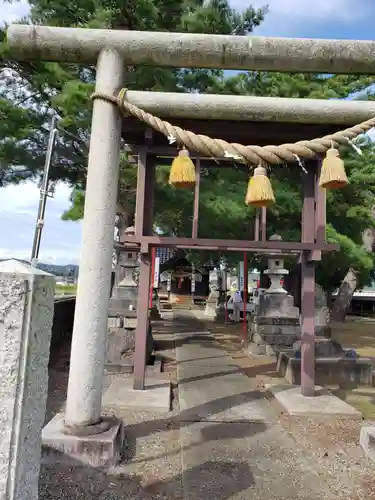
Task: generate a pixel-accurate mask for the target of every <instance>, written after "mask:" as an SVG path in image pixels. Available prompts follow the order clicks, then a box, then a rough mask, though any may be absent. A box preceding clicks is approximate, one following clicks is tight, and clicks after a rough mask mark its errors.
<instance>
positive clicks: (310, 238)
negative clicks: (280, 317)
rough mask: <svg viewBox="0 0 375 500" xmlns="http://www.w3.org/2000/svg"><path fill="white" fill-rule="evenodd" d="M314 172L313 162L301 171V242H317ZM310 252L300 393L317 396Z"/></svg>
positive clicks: (304, 272) (304, 264)
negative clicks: (305, 170)
mask: <svg viewBox="0 0 375 500" xmlns="http://www.w3.org/2000/svg"><path fill="white" fill-rule="evenodd" d="M315 172H316V165H315V164H314V163H312V162H311V163H310V164H309V165H308V171H307V173H306V174H304V173H303V174H302V176H303V177H302V183H303V207H302V242H306V243H310V242H314V241H315V231H316V227H315ZM308 254H309V252H302V255H301V393H302V395H303V396H306V397H311V396H314V395H315V262H314V261H308V260H307V259H308Z"/></svg>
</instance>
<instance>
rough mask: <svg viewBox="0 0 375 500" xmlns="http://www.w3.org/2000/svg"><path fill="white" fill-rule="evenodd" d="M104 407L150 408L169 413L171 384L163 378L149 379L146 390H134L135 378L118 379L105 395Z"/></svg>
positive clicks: (124, 377)
mask: <svg viewBox="0 0 375 500" xmlns="http://www.w3.org/2000/svg"><path fill="white" fill-rule="evenodd" d="M103 406H106V407H116V408H149V409H153V410H160V411H169V410H170V406H171V384H170V383H169V381H168V380H165V379H161V378H156V377H155V378H150V377H149V378H147V379H146V384H145V389H144V390H143V391H135V390H134V389H133V377H131V378H129V377H126V376H118V377H116V378H115V379H114V380H113V382H112V383H111V385H110V386H109V387H108V389H107V390H106V391H105V393H104V395H103Z"/></svg>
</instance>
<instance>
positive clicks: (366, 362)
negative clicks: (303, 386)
mask: <svg viewBox="0 0 375 500" xmlns="http://www.w3.org/2000/svg"><path fill="white" fill-rule="evenodd" d="M277 371H278V373H279V374H280V375H281V376H282V377H285V378H286V380H287V381H288V382H289V383H290V384H293V385H299V384H300V383H301V359H300V358H294V357H293V353H292V351H289V352H283V351H279V353H278V360H277ZM315 382H316V383H317V384H318V385H337V386H339V387H341V388H342V389H345V388H354V387H358V386H369V387H371V386H372V362H371V359H369V358H343V357H325V358H323V357H322V358H316V360H315Z"/></svg>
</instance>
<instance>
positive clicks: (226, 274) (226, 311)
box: [224, 269, 228, 323]
mask: <svg viewBox="0 0 375 500" xmlns="http://www.w3.org/2000/svg"><path fill="white" fill-rule="evenodd" d="M224 276H225V283H224V293H225V323H228V291H227V283H228V272H227V270H226V269H225V273H224Z"/></svg>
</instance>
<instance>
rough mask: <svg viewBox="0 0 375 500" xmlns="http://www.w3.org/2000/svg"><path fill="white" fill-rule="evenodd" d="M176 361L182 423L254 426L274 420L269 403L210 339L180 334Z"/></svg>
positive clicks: (177, 340)
mask: <svg viewBox="0 0 375 500" xmlns="http://www.w3.org/2000/svg"><path fill="white" fill-rule="evenodd" d="M189 335H190V336H189ZM176 361H177V378H178V388H179V403H180V410H181V415H180V418H181V419H182V420H184V419H185V420H193V421H195V420H215V421H226V422H252V421H267V420H269V419H273V418H274V413H273V411H272V409H271V407H270V405H269V403H268V401H267V400H266V399H265V398H264V397H263V396H262V395H261V393H260V392H259V391H257V390H254V389H253V388H252V386H251V383H250V379H249V378H248V377H246V376H245V375H243V374H242V373H241V372H240V371H239V368H238V366H237V365H236V364H235V362H234V361H233V360H232V358H231V357H230V356H229V355H228V354H227V353H226V352H225V351H224V349H222V348H221V347H220V346H219V344H217V343H216V342H215V341H214V339H213V337H212V336H211V335H209V334H207V333H198V334H186V333H185V334H179V335H178V336H177V338H176Z"/></svg>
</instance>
